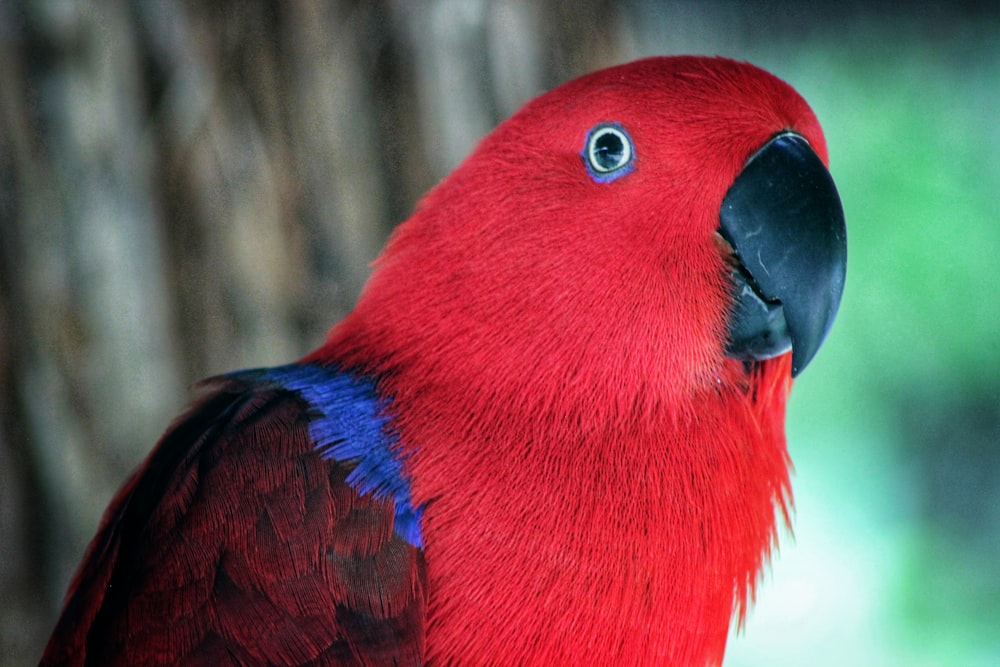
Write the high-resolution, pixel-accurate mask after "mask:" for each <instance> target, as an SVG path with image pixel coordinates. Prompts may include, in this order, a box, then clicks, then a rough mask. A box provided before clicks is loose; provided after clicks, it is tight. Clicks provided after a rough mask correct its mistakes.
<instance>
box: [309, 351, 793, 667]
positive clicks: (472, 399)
mask: <svg viewBox="0 0 1000 667" xmlns="http://www.w3.org/2000/svg"><path fill="white" fill-rule="evenodd" d="M331 352H332V350H330V348H327V350H326V354H330V353H331ZM369 358H371V357H369ZM345 361H346V362H348V363H349V362H350V361H351V360H350V359H349V358H348V359H346V360H345V358H344V356H343V355H341V356H340V359H339V360H338V362H339V363H345ZM737 367H739V368H742V367H741V365H740V364H738V363H735V362H734V364H733V368H737ZM734 372H735V371H734ZM788 377H789V369H788V360H787V359H786V358H784V357H782V358H779V359H776V360H773V361H771V362H765V363H763V364H760V365H759V366H758V367H757V369H756V370H755V371H754V375H753V376H752V377H750V378H744V381H743V382H742V383H731V382H729V383H725V382H722V381H721V380H720V383H719V384H718V386H716V387H714V388H712V389H710V390H708V391H703V392H701V393H699V394H698V395H693V396H691V397H690V400H689V401H688V402H687V403H686V404H684V405H678V404H676V400H675V399H676V392H673V393H671V394H670V395H669V400H670V401H673V403H672V404H669V405H668V404H667V403H666V402H665V401H666V399H662V400H660V399H658V398H657V396H656V394H655V392H653V391H647V392H646V394H645V396H644V400H642V401H633V404H632V408H631V409H630V410H628V411H623V410H622V409H621V408H617V409H616V410H612V411H609V410H608V409H606V408H605V407H603V406H606V405H607V404H608V403H607V402H602V401H604V400H605V399H604V398H603V397H602V396H600V392H599V391H595V389H594V387H593V386H587V385H586V384H585V383H584V384H583V385H581V387H576V388H574V387H572V386H566V385H564V386H562V387H561V388H560V389H559V391H552V390H550V391H546V390H545V388H542V387H539V388H538V390H537V391H536V392H534V393H530V394H525V393H521V394H517V393H510V391H509V390H508V388H505V387H503V386H502V384H500V382H499V380H498V381H497V384H494V385H490V384H488V383H486V384H484V383H482V382H480V381H478V380H481V378H475V379H472V380H470V378H461V380H459V379H458V378H453V379H452V380H450V381H445V378H443V377H441V375H440V370H439V369H437V370H436V369H432V368H426V367H425V368H419V367H413V368H405V367H402V366H400V365H395V366H392V367H386V368H384V369H383V370H382V372H381V374H380V380H379V382H378V387H379V391H380V392H381V393H382V394H383V395H384V396H387V397H390V399H391V406H392V407H391V413H392V427H393V429H394V430H395V431H396V432H397V433H398V434H399V437H400V443H401V447H402V449H403V453H404V454H405V461H406V467H407V474H408V476H409V477H410V480H411V484H412V493H413V500H414V502H415V503H416V504H417V506H418V507H420V508H421V509H422V512H423V516H422V528H421V529H422V533H423V537H424V549H425V555H426V559H427V567H428V576H429V579H430V586H429V590H430V600H429V607H428V608H429V613H430V614H431V618H430V622H429V625H428V638H427V647H428V658H429V664H439V663H440V664H445V663H448V661H449V660H448V659H449V657H451V656H462V655H503V656H505V657H509V659H510V661H511V662H512V663H516V664H538V665H547V664H616V665H644V664H651V663H657V662H663V663H664V664H717V663H719V662H721V659H722V655H723V652H724V649H725V643H726V636H727V634H728V630H729V627H730V624H731V622H732V619H733V616H734V613H735V614H736V615H737V616H738V617H739V618H740V620H742V617H743V614H744V612H745V609H746V606H747V604H748V600H750V599H752V596H753V591H754V587H755V583H756V581H757V578H758V576H759V572H760V569H761V567H762V565H763V563H764V562H765V560H766V558H767V556H768V554H769V551H770V548H771V547H772V545H773V544H774V541H775V536H776V521H775V509H776V507H777V508H779V509H780V510H781V511H782V512H784V511H785V508H786V506H787V503H788V496H789V482H788V472H787V463H788V462H787V454H786V450H785V442H784V408H785V398H786V395H787V391H788V388H789V385H790V381H789V380H787V378H788ZM613 389H614V388H613V387H611V388H609V390H613Z"/></svg>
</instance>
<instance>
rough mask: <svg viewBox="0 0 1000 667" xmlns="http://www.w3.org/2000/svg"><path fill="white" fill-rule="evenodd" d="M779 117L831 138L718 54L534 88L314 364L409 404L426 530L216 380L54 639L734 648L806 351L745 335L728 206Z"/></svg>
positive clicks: (163, 646)
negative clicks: (620, 171)
mask: <svg viewBox="0 0 1000 667" xmlns="http://www.w3.org/2000/svg"><path fill="white" fill-rule="evenodd" d="M602 122H615V123H620V124H621V125H622V126H623V127H627V128H628V132H629V134H630V136H631V138H632V140H633V141H634V144H635V147H636V155H635V158H634V160H635V165H634V170H633V172H631V173H629V174H628V175H627V176H626V177H622V178H620V179H617V180H615V181H613V182H604V183H602V182H596V181H595V180H594V179H593V178H592V177H591V175H590V174H588V172H587V170H586V169H584V167H583V164H582V160H581V149H582V148H583V145H584V142H585V140H586V138H587V133H588V131H589V130H590V129H591V128H593V127H594V126H595V125H597V124H599V123H602ZM786 130H791V131H794V132H795V133H797V134H799V135H801V136H803V137H805V139H807V140H808V142H809V143H810V144H811V146H812V147H813V149H815V151H816V152H817V153H818V154H819V155H820V156H821V157H822V159H823V160H824V161H825V159H826V158H825V144H824V140H823V136H822V133H821V131H820V128H819V125H818V123H817V121H816V119H815V117H814V115H813V114H812V112H811V111H810V109H809V108H808V106H807V105H806V103H805V102H804V101H803V100H802V99H801V98H800V97H799V96H798V95H797V94H796V93H795V92H794V91H793V90H792V89H791V88H790V87H789V86H787V85H786V84H784V83H783V82H781V81H780V80H778V79H777V78H775V77H773V76H771V75H769V74H767V73H765V72H763V71H761V70H759V69H757V68H754V67H752V66H750V65H746V64H740V63H736V62H733V61H729V60H723V59H707V58H655V59H649V60H645V61H640V62H637V63H632V64H629V65H624V66H621V67H617V68H612V69H609V70H604V71H601V72H598V73H595V74H592V75H589V76H586V77H583V78H581V79H578V80H576V81H573V82H570V83H569V84H566V85H564V86H562V87H560V88H558V89H556V90H555V91H553V92H551V93H548V94H546V95H544V96H542V97H540V98H538V99H536V100H534V101H533V102H531V103H529V104H528V105H527V106H526V107H525V108H524V109H522V110H521V111H520V112H519V113H518V114H517V115H515V116H514V117H513V118H511V119H510V120H508V121H507V122H505V123H503V124H502V125H501V126H500V127H498V128H497V130H496V131H495V132H494V133H493V134H491V135H490V136H489V137H487V138H486V139H484V140H483V142H482V143H481V144H480V146H479V147H478V148H477V150H476V151H475V152H474V154H473V155H472V156H471V157H470V158H469V159H468V160H467V161H466V162H465V163H464V164H463V165H462V166H461V167H460V168H459V169H458V170H457V171H456V172H455V173H453V174H452V175H451V176H450V177H448V178H447V179H446V180H445V181H443V182H442V183H441V184H440V185H439V186H438V187H437V188H435V189H434V190H433V191H432V192H431V193H430V194H429V195H428V196H427V197H426V198H425V199H424V200H423V202H422V203H421V204H420V206H419V208H418V210H417V212H416V213H414V215H413V216H412V217H411V218H410V219H409V220H408V221H407V222H406V223H404V224H403V225H402V226H400V228H399V229H398V230H397V231H396V232H395V234H394V235H393V237H392V239H391V240H390V242H389V244H388V246H387V248H386V250H385V252H384V253H383V255H382V257H381V258H380V259H379V260H378V261H377V263H376V266H375V272H374V274H373V276H372V278H371V280H370V282H369V284H368V285H367V286H366V288H365V290H364V292H363V294H362V296H361V298H360V300H359V302H358V304H357V307H356V308H355V309H354V311H353V312H352V313H351V314H350V315H348V316H347V318H345V319H344V320H343V321H342V322H341V323H340V324H338V325H337V326H336V327H334V329H333V330H332V332H331V334H330V336H329V338H328V340H327V341H326V343H325V344H324V345H323V346H322V347H321V348H320V349H319V350H317V351H316V352H314V353H313V354H311V355H310V356H309V357H307V358H306V359H304V360H303V363H319V364H323V365H330V366H335V367H338V368H345V369H352V371H354V372H357V373H359V374H362V375H364V376H366V377H371V378H375V379H377V389H378V393H379V394H380V395H382V396H386V397H391V402H390V404H389V408H388V411H389V413H391V429H392V431H393V433H394V434H396V435H398V448H399V451H398V454H399V455H400V457H401V460H402V461H403V465H404V468H405V472H406V475H407V478H408V480H409V483H410V485H411V490H412V498H413V502H414V503H415V505H417V506H419V507H421V508H422V511H423V514H422V519H421V535H422V540H423V548H422V549H420V548H417V547H415V546H413V545H411V544H409V543H407V542H406V541H404V540H401V539H400V538H399V536H398V535H396V534H394V533H393V527H392V521H393V504H392V500H391V499H387V498H378V497H372V496H371V495H367V494H366V495H359V493H358V492H357V491H355V490H354V488H353V487H352V486H350V485H349V484H347V483H346V482H345V475H346V473H347V472H348V471H349V470H350V469H351V465H349V463H347V462H342V463H338V462H336V461H330V460H323V459H321V458H320V457H319V456H318V455H317V454H316V451H315V447H314V443H313V442H311V441H310V435H309V431H308V428H307V422H308V421H309V419H310V416H309V412H308V409H307V408H308V406H306V405H304V404H303V403H302V401H301V400H298V399H296V398H295V397H294V396H291V395H289V394H288V393H283V392H275V391H270V390H267V389H262V388H261V387H259V386H247V385H239V383H238V382H237V381H235V380H228V381H224V384H223V385H222V386H221V387H220V388H216V389H215V390H213V392H212V393H211V394H209V395H208V396H207V397H206V398H205V399H203V401H202V403H201V404H199V405H198V406H196V407H195V408H194V409H193V411H192V412H191V413H189V415H188V416H187V417H185V418H184V419H182V420H181V421H180V422H178V423H177V424H175V425H174V426H173V427H172V430H171V431H169V432H168V434H167V435H166V436H165V438H164V440H163V441H161V443H160V445H159V446H158V448H157V450H155V451H154V453H153V454H152V455H151V458H150V459H149V461H147V463H146V466H145V468H144V470H143V471H140V473H139V477H135V478H133V480H132V481H131V482H130V484H129V485H127V486H126V488H125V489H124V490H123V491H122V493H121V495H120V496H119V498H118V500H116V502H115V503H114V504H113V505H112V507H111V508H110V509H109V512H108V515H107V519H106V523H105V525H104V527H103V528H102V531H101V533H100V534H99V535H98V537H97V538H96V539H95V542H94V544H93V545H92V547H91V550H90V552H89V554H88V557H87V560H86V561H85V564H84V566H83V568H82V569H81V572H80V574H79V575H78V577H77V580H76V583H75V584H74V589H75V590H76V595H75V596H74V595H73V594H72V593H71V595H70V597H69V598H68V599H69V604H68V607H67V612H65V613H64V616H63V619H62V620H61V622H60V625H59V627H57V629H56V633H55V634H54V635H53V639H52V641H51V642H50V644H49V648H48V651H47V653H46V657H45V659H44V660H43V662H45V663H47V664H57V663H61V662H71V663H74V664H82V662H83V660H82V657H81V656H82V648H83V647H84V646H85V645H86V644H87V641H88V640H87V636H88V634H89V636H90V637H91V640H90V645H89V646H87V649H88V653H87V659H88V661H90V662H91V663H92V664H97V663H101V664H105V663H108V664H110V663H112V662H113V660H111V657H112V656H113V655H115V654H116V653H117V652H119V651H124V652H123V653H118V658H119V659H120V660H122V661H125V662H128V661H130V660H132V661H137V662H141V663H144V664H153V663H154V662H159V663H170V662H174V661H195V659H196V658H197V659H201V661H202V662H203V663H204V664H223V663H226V662H234V663H240V664H302V663H305V662H309V661H316V662H325V664H417V663H418V662H419V661H421V660H422V661H424V663H425V664H428V665H446V664H497V665H500V664H518V665H650V664H669V665H708V664H717V663H719V662H720V661H721V659H722V655H723V651H724V648H725V643H726V636H727V632H728V628H729V625H730V623H731V620H732V618H733V616H734V614H736V615H737V616H739V617H740V618H742V615H743V613H744V612H745V610H746V607H747V604H748V602H749V600H750V599H751V598H752V597H753V591H754V586H755V582H756V581H757V578H758V576H759V573H760V570H761V567H762V564H763V563H764V561H765V559H766V558H767V556H768V553H769V551H770V549H771V548H772V546H773V544H774V541H775V535H776V521H775V512H776V509H777V510H778V511H779V512H781V513H784V512H785V509H786V507H787V504H788V502H789V482H788V472H787V464H788V460H787V453H786V449H785V441H784V414H785V402H786V398H787V395H788V391H789V389H790V387H791V363H790V359H789V355H788V354H785V355H782V356H780V357H777V358H774V359H770V360H766V361H753V362H746V361H741V360H736V359H732V358H729V357H727V356H726V342H727V318H728V317H729V314H730V309H731V306H732V296H731V293H730V292H731V285H730V282H729V261H730V260H729V258H728V257H727V252H726V249H725V244H724V243H720V238H719V236H718V234H717V230H718V228H719V210H720V205H721V202H722V200H723V197H724V196H725V195H726V192H727V189H728V188H729V187H730V186H731V185H732V184H733V182H734V179H736V177H737V176H738V174H739V173H740V171H741V170H742V168H743V166H744V164H745V163H746V162H747V160H748V158H749V157H750V156H751V154H753V153H754V151H756V150H757V149H758V148H760V147H761V146H762V145H764V144H765V143H766V142H767V141H768V139H769V138H771V137H773V136H774V135H775V134H776V133H779V132H781V131H786ZM234 383H235V384H234ZM165 451H166V452H173V453H172V454H163V452H165ZM167 459H169V460H167ZM151 480H152V481H151ZM136 494H140V495H139V499H138V500H137V499H136V498H137V496H136ZM125 531H134V534H133V533H128V534H126V532H125ZM136 536H137V537H136ZM126 544H127V545H128V549H129V551H128V553H125V554H124V555H123V552H122V549H123V548H124V546H123V545H126ZM320 554H323V555H324V557H320V556H319V555H320ZM331 555H333V556H334V558H332V559H331V558H330V556H331ZM123 558H126V561H127V562H126V565H122V562H123V560H122V559H123ZM115 563H117V565H115ZM337 564H339V565H342V566H343V567H342V568H341V569H337V568H336V567H335V565H337ZM113 569H114V574H113V573H112V570H113ZM223 575H224V576H223ZM114 577H119V579H118V581H119V582H124V581H126V578H127V582H128V587H127V590H122V586H111V587H108V586H106V584H107V583H108V582H111V583H114V582H112V579H113V578H114ZM71 590H72V589H71ZM81 591H82V592H81ZM98 608H99V609H100V610H98ZM362 616H363V617H364V622H361V621H359V620H358V619H359V618H361V617H362ZM95 627H98V628H100V629H103V630H104V631H106V632H105V634H103V635H100V637H102V639H100V640H99V641H98V640H95V639H93V638H94V637H96V636H98V635H95V634H94V628H95ZM103 642H108V643H103ZM98 650H99V651H100V652H101V653H100V654H96V653H94V651H98ZM338 660H343V662H338Z"/></svg>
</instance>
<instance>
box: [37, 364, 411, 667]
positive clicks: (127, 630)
mask: <svg viewBox="0 0 1000 667" xmlns="http://www.w3.org/2000/svg"><path fill="white" fill-rule="evenodd" d="M319 373H320V374H319V375H318V374H317V371H316V370H314V369H305V370H304V371H300V372H299V373H298V374H295V373H292V372H291V371H290V370H289V369H287V368H286V369H279V370H278V371H276V372H275V373H274V374H273V375H272V376H268V375H267V374H266V372H261V371H254V372H249V373H243V374H238V375H235V376H232V377H223V378H218V379H216V380H213V381H211V382H210V383H209V384H208V386H207V387H205V391H206V394H205V395H204V396H203V397H202V398H201V399H200V400H199V402H198V403H197V404H196V405H195V406H194V407H192V408H191V410H190V411H189V412H188V413H187V414H186V415H185V416H183V417H182V418H181V419H180V420H179V421H178V422H177V423H175V424H174V425H173V427H172V428H171V429H170V430H169V431H168V432H167V434H166V435H165V436H164V437H163V439H162V440H161V441H160V443H159V444H158V445H157V447H156V449H155V450H154V451H153V452H152V454H151V455H150V457H149V458H148V459H147V461H146V463H145V464H144V465H143V467H142V468H141V469H140V470H139V471H138V472H137V473H136V474H135V475H134V476H133V477H132V479H131V480H130V481H129V482H128V483H127V484H126V486H125V488H124V489H123V490H122V491H121V492H120V493H119V495H118V496H117V498H116V499H115V501H114V502H113V503H112V505H111V507H110V508H109V509H108V511H107V514H106V515H105V518H104V522H103V525H102V527H101V530H100V532H99V534H98V536H97V537H96V538H95V540H94V542H93V543H92V545H91V547H90V550H89V553H88V555H87V557H86V558H85V561H84V563H85V564H84V566H83V568H82V569H81V571H80V572H79V573H78V575H77V577H76V580H75V582H74V584H73V585H72V586H71V589H70V593H69V594H68V596H67V602H66V609H65V611H64V613H63V616H62V619H61V621H60V623H59V625H58V626H57V627H56V630H55V632H54V633H53V636H52V638H51V640H50V642H49V647H48V649H47V651H46V653H45V656H44V657H43V659H42V664H43V665H57V664H59V665H61V664H77V665H83V664H87V665H116V664H122V665H125V664H131V665H138V664H143V665H152V664H162V665H167V664H204V665H226V664H244V665H246V664H260V665H263V664H268V665H306V664H331V665H391V664H396V665H418V664H420V660H421V658H420V656H421V654H422V641H423V621H424V586H425V581H424V580H425V575H424V563H423V555H422V553H421V551H420V550H419V549H418V548H417V547H415V546H413V544H411V543H409V542H407V541H406V540H405V539H403V538H402V537H401V536H400V535H399V534H398V533H396V532H395V530H394V526H395V516H396V508H395V507H394V502H393V500H392V498H391V497H377V496H373V495H372V494H370V493H361V492H359V491H358V490H357V489H356V488H355V486H354V485H352V484H351V483H350V482H349V481H348V479H349V477H350V476H351V474H352V473H353V472H354V471H356V470H358V469H359V465H363V463H364V461H363V459H364V457H363V456H361V455H359V456H357V457H352V459H351V460H349V461H337V460H335V459H331V458H329V457H324V456H322V455H321V452H320V450H318V449H317V448H316V446H315V443H314V441H313V438H312V437H311V434H310V425H311V424H312V423H315V421H316V417H317V416H322V415H323V406H317V405H311V404H309V403H308V402H307V401H306V400H304V399H303V397H302V396H301V394H300V393H299V392H296V391H293V390H290V389H288V388H286V387H282V386H281V385H280V384H279V383H278V382H276V380H282V379H289V378H291V377H301V376H302V375H306V374H308V375H309V376H310V377H312V378H313V379H314V380H316V381H317V385H318V384H319V382H318V381H319V380H321V379H325V380H326V381H327V383H328V384H329V385H330V386H329V387H328V392H327V396H326V398H327V400H328V404H327V405H328V406H333V405H335V404H337V403H338V399H339V402H340V403H342V404H343V405H341V410H342V412H343V413H345V414H347V415H348V416H347V417H346V420H347V423H349V424H352V423H353V420H352V419H351V417H352V415H351V412H352V410H353V411H355V412H356V411H357V410H358V409H364V408H365V407H368V406H370V405H374V404H375V402H376V401H375V397H374V396H373V395H370V394H366V391H365V389H364V386H363V385H361V386H360V387H359V385H358V384H357V381H356V380H354V379H351V378H346V379H345V376H342V375H337V374H334V373H332V372H329V371H326V372H325V373H324V372H322V371H320V372H319ZM314 389H317V390H318V387H314ZM338 392H339V394H338ZM335 395H336V398H335ZM359 399H360V402H359ZM359 405H360V406H361V408H359V407H358V406H359ZM355 417H356V415H355ZM368 444H369V445H371V443H368Z"/></svg>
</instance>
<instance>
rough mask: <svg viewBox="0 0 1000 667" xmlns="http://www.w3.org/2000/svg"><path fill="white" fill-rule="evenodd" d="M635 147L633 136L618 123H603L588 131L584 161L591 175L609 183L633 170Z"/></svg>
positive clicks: (595, 178) (597, 179)
mask: <svg viewBox="0 0 1000 667" xmlns="http://www.w3.org/2000/svg"><path fill="white" fill-rule="evenodd" d="M634 158H635V149H634V148H633V145H632V138H631V137H629V136H628V132H626V131H625V128H623V127H622V126H621V125H619V124H618V123H601V124H600V125H595V126H594V127H593V128H592V129H591V130H590V132H588V133H587V141H586V143H585V144H584V147H583V161H584V163H585V164H586V165H587V171H588V172H589V173H590V177H591V178H593V179H594V180H595V181H597V182H598V183H607V182H609V181H613V180H615V179H616V178H618V177H620V176H624V175H625V174H627V173H629V172H630V171H632V167H633V160H634Z"/></svg>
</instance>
